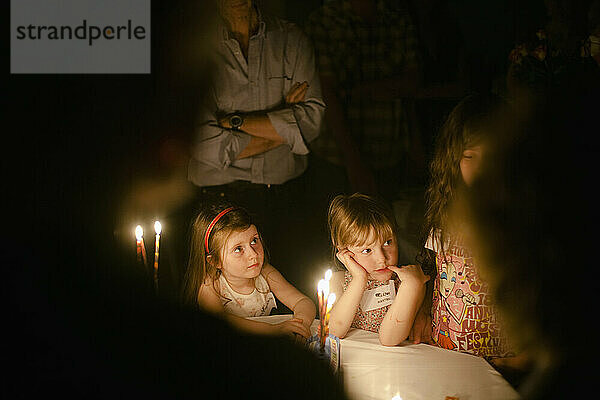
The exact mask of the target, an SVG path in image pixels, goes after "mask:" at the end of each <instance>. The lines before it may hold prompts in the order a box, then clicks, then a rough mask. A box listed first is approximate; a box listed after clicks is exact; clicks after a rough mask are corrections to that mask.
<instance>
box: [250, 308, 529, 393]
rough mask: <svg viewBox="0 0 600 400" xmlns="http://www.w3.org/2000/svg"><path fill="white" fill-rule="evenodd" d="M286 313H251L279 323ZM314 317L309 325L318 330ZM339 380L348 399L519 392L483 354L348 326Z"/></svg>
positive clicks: (263, 319) (342, 343)
mask: <svg viewBox="0 0 600 400" xmlns="http://www.w3.org/2000/svg"><path fill="white" fill-rule="evenodd" d="M290 317H291V316H290V315H274V316H269V317H257V318H252V319H256V320H260V321H264V322H269V323H278V322H282V321H284V320H286V319H288V318H290ZM317 326H318V321H317V320H315V321H314V322H313V324H312V332H313V333H314V332H316V329H317ZM340 349H341V368H340V373H341V374H342V376H341V380H342V381H343V385H344V388H345V390H346V392H347V393H348V396H349V397H350V398H351V399H352V400H391V399H392V398H393V397H394V396H399V398H401V399H402V400H437V399H439V400H444V399H445V398H446V396H454V397H458V398H459V399H460V400H477V399H485V400H494V399H498V400H511V399H518V398H519V395H518V394H517V392H516V391H515V390H514V389H513V388H512V387H511V386H510V385H509V383H508V382H506V380H504V378H503V377H502V376H501V375H500V374H499V373H498V372H497V371H496V370H494V368H492V367H491V366H490V365H489V364H488V363H487V362H486V361H485V360H484V359H482V358H480V357H475V356H472V355H468V354H463V353H458V352H456V351H451V350H444V349H440V348H438V347H434V346H430V345H426V344H417V345H415V344H411V343H409V342H404V343H403V344H401V345H399V346H395V347H384V346H382V345H380V344H379V339H378V338H377V334H375V333H373V332H368V331H363V330H360V329H351V330H350V332H349V333H348V335H347V336H346V338H344V339H342V340H341V345H340Z"/></svg>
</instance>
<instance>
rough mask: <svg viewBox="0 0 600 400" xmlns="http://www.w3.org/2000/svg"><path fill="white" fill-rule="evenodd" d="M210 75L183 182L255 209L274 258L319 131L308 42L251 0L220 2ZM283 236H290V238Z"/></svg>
mask: <svg viewBox="0 0 600 400" xmlns="http://www.w3.org/2000/svg"><path fill="white" fill-rule="evenodd" d="M218 7H219V13H220V16H221V18H220V21H219V22H218V24H217V31H216V36H215V39H216V40H215V50H214V62H215V67H216V77H215V80H214V82H213V89H212V95H211V96H209V99H208V101H207V102H206V104H204V106H203V108H202V112H201V116H200V121H199V125H198V129H197V131H196V134H195V138H194V144H193V146H192V152H191V153H192V158H191V161H190V163H189V168H188V179H189V180H190V181H191V182H193V183H194V184H195V185H197V186H198V187H200V188H201V193H202V194H201V196H209V195H214V196H225V197H228V198H229V199H230V200H231V201H233V202H235V203H237V204H240V205H242V206H244V207H246V208H247V209H248V210H249V211H250V212H252V213H255V214H256V215H255V218H256V220H257V223H258V224H259V226H261V230H262V232H263V235H264V236H266V240H267V241H268V242H269V243H271V246H272V247H271V249H270V250H271V254H272V258H273V259H276V260H275V262H277V265H284V264H285V260H283V261H280V260H281V258H282V257H284V255H285V252H283V251H280V249H281V248H282V245H283V243H282V242H281V241H280V240H278V239H281V238H282V237H284V236H286V235H284V233H287V232H284V231H283V230H282V229H287V227H286V226H287V225H288V223H286V222H289V223H293V221H294V218H301V216H300V215H297V213H296V214H295V213H294V211H293V210H297V209H298V208H301V207H300V206H301V205H302V196H303V193H304V192H305V187H304V182H303V181H302V179H300V178H299V177H300V176H301V175H302V174H303V173H304V171H305V170H306V168H307V165H308V158H307V155H308V153H309V149H308V143H309V142H311V141H312V140H313V139H315V138H316V137H317V135H318V134H319V129H320V124H321V119H322V116H323V112H324V110H325V104H324V102H323V100H322V98H321V89H320V82H319V77H318V75H317V73H316V70H315V61H314V55H313V49H312V47H311V44H310V41H309V40H308V38H307V37H306V36H305V35H304V34H303V33H302V31H301V30H300V29H299V28H298V27H297V26H296V25H294V24H292V23H290V22H287V21H284V20H282V19H279V18H277V17H274V16H268V15H263V14H262V13H261V12H260V10H259V8H258V7H257V6H256V4H255V2H254V1H252V0H218ZM288 240H289V237H288Z"/></svg>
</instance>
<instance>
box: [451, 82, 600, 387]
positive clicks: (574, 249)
mask: <svg viewBox="0 0 600 400" xmlns="http://www.w3.org/2000/svg"><path fill="white" fill-rule="evenodd" d="M570 79H571V80H570V82H571V84H569V85H564V86H555V87H552V88H549V89H547V90H546V92H545V95H544V96H543V97H538V98H533V97H529V98H521V99H519V102H518V105H519V107H516V108H515V113H514V114H512V115H508V116H507V117H506V118H504V119H503V123H502V124H501V126H497V129H500V130H502V131H503V132H504V135H497V136H496V137H499V138H501V139H500V141H499V143H496V145H494V146H490V148H493V149H495V151H493V152H490V154H489V155H488V157H487V158H486V160H485V162H484V164H483V165H482V172H481V175H480V176H479V178H478V179H477V180H476V181H475V182H474V184H473V185H472V187H471V188H469V189H468V190H466V191H465V193H463V194H462V199H463V201H462V202H461V203H460V204H459V206H458V210H457V211H456V213H455V215H454V216H455V217H458V218H460V219H463V218H466V219H467V222H468V225H469V227H470V235H469V236H470V238H469V240H470V241H471V244H472V246H473V247H474V249H475V250H476V253H477V255H478V256H479V257H481V265H482V273H484V275H485V277H486V279H487V280H488V282H490V286H491V288H492V291H493V294H494V297H495V299H496V300H497V304H498V306H499V307H500V308H501V311H502V313H503V314H504V317H505V322H506V323H507V324H508V328H509V329H510V330H511V331H512V333H513V334H512V335H511V336H512V337H514V338H518V339H519V342H520V343H518V344H519V345H520V346H521V347H522V348H525V349H527V350H528V351H529V352H530V354H531V355H532V358H533V369H532V372H531V373H530V374H529V375H528V376H527V377H526V378H525V380H524V381H523V383H522V384H521V385H520V386H519V391H520V392H521V394H522V395H523V397H524V398H525V399H555V398H556V399H566V398H578V395H580V394H582V393H593V392H592V391H591V390H592V383H595V382H594V381H595V380H596V378H595V376H596V375H597V373H596V372H595V367H594V366H593V364H592V361H593V360H592V359H591V354H590V353H591V350H592V348H594V347H595V343H594V341H593V340H588V332H589V333H591V332H593V331H592V325H591V321H592V320H593V318H594V314H595V310H594V309H593V308H592V309H591V306H592V305H593V304H595V302H594V301H593V300H594V297H596V296H595V295H594V292H596V290H595V288H594V287H593V286H588V285H589V284H592V285H593V281H591V280H590V279H589V278H590V277H591V276H592V273H593V270H594V268H595V266H594V263H593V247H594V244H593V243H594V241H595V239H596V238H595V235H594V230H595V229H597V227H598V222H599V221H598V208H597V200H596V198H595V196H593V195H592V193H593V192H594V188H593V187H594V186H595V184H596V182H597V181H598V178H597V176H598V164H597V144H598V140H597V132H598V123H597V120H594V115H595V114H597V109H595V108H594V107H597V105H596V104H597V102H596V101H595V100H594V97H593V96H597V88H592V87H587V86H586V85H576V84H573V83H576V82H577V80H578V79H582V78H581V77H579V78H578V77H577V76H571V77H570ZM594 93H596V94H594ZM596 100H597V99H596ZM594 109H595V111H594ZM590 247H592V249H590ZM594 386H595V385H594Z"/></svg>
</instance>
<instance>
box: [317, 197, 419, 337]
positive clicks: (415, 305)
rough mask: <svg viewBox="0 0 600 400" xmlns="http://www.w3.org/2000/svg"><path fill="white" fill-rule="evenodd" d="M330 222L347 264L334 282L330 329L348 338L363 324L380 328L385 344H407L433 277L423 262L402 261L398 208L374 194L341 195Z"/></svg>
mask: <svg viewBox="0 0 600 400" xmlns="http://www.w3.org/2000/svg"><path fill="white" fill-rule="evenodd" d="M328 225H329V232H330V235H331V241H332V244H333V246H334V248H335V249H336V258H337V259H338V260H339V261H340V262H341V263H342V264H343V265H344V267H345V270H343V271H338V272H335V273H334V274H333V276H332V278H331V282H330V290H331V292H332V293H335V294H336V298H337V299H338V300H337V301H336V303H335V304H334V306H333V308H332V310H331V314H330V319H329V332H330V333H331V334H333V335H335V336H338V337H340V338H343V337H345V336H346V334H347V333H348V330H349V329H350V328H359V329H364V330H369V331H372V332H378V334H379V341H380V342H381V344H382V345H384V346H395V345H397V344H399V343H401V342H402V341H404V340H405V339H406V338H407V337H408V335H409V333H410V330H411V327H412V325H413V322H414V319H415V315H416V313H417V311H418V310H419V307H420V306H421V303H422V301H423V297H424V294H425V282H427V281H428V280H429V277H428V276H426V275H424V274H423V271H422V270H421V267H420V266H418V265H405V266H402V267H398V266H397V263H398V245H397V238H396V223H395V218H394V216H393V214H392V212H391V211H390V210H389V208H388V207H387V206H386V205H384V204H382V203H380V202H378V201H377V200H376V199H374V198H373V197H369V196H366V195H362V194H353V195H351V196H345V195H340V196H337V197H336V198H334V199H333V200H332V202H331V204H330V206H329V213H328ZM396 291H397V294H395V297H394V293H395V292H396Z"/></svg>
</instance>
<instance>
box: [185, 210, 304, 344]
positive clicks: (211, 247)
mask: <svg viewBox="0 0 600 400" xmlns="http://www.w3.org/2000/svg"><path fill="white" fill-rule="evenodd" d="M190 247H191V250H190V260H189V264H188V269H187V272H186V279H185V297H186V300H187V302H189V303H192V304H194V305H198V306H200V307H201V308H203V309H205V310H207V311H210V312H213V313H216V314H218V315H221V316H223V317H225V318H226V319H228V320H229V321H230V322H231V323H232V324H233V325H234V326H236V327H238V328H240V329H242V330H245V331H248V332H251V333H258V334H275V335H277V334H284V335H290V336H293V337H297V336H301V337H304V338H308V337H309V336H310V325H311V324H312V321H313V320H314V317H315V305H314V303H313V302H312V301H311V300H310V299H309V298H308V297H307V296H305V295H304V294H302V293H301V292H300V291H298V289H296V288H295V287H294V286H292V285H291V284H290V283H289V282H288V281H287V280H286V279H285V278H284V277H283V276H282V275H281V273H279V271H277V270H276V269H275V268H274V267H273V266H272V265H270V264H269V263H268V262H267V260H266V257H265V250H264V247H263V243H262V240H261V237H260V233H259V231H258V229H257V227H256V226H255V225H254V224H253V223H252V221H251V218H250V215H249V214H248V213H247V212H246V211H245V210H244V209H242V208H240V207H235V206H233V205H231V204H228V203H226V202H219V203H217V204H212V205H208V206H206V207H203V208H202V209H201V210H200V212H199V213H198V215H197V216H196V218H195V219H194V221H193V225H192V239H191V246H190ZM275 298H277V299H278V300H279V301H281V302H282V303H283V304H285V305H286V306H287V307H288V308H289V309H290V310H292V311H293V313H294V317H293V318H292V319H290V320H288V321H284V322H282V323H279V324H275V325H272V324H268V323H264V322H259V321H254V320H249V319H246V317H258V316H264V315H269V313H270V312H271V310H272V309H273V308H274V307H276V302H275Z"/></svg>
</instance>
